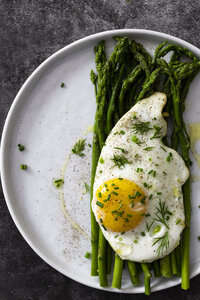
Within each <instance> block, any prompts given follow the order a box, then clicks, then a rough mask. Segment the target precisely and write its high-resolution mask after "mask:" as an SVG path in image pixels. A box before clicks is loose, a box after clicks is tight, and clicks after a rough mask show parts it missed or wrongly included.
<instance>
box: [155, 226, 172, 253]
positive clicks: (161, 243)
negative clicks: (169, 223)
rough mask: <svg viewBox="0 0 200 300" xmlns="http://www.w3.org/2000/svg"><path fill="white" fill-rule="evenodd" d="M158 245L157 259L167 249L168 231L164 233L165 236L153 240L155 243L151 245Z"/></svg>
mask: <svg viewBox="0 0 200 300" xmlns="http://www.w3.org/2000/svg"><path fill="white" fill-rule="evenodd" d="M157 243H159V246H158V248H157V252H158V257H160V256H162V255H163V254H164V250H165V249H166V250H167V248H169V231H167V232H166V233H165V235H163V236H161V237H158V238H155V242H154V243H153V246H154V245H156V244H157Z"/></svg>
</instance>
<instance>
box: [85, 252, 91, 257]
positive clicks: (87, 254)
mask: <svg viewBox="0 0 200 300" xmlns="http://www.w3.org/2000/svg"><path fill="white" fill-rule="evenodd" d="M90 256H91V253H90V252H88V251H87V252H86V253H85V258H87V259H89V258H90Z"/></svg>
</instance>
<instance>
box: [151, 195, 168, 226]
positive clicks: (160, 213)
mask: <svg viewBox="0 0 200 300" xmlns="http://www.w3.org/2000/svg"><path fill="white" fill-rule="evenodd" d="M156 210H157V212H156V214H155V218H153V219H154V220H155V221H157V222H160V223H162V224H163V225H165V226H166V227H167V228H168V229H169V226H168V225H167V223H166V221H167V215H168V214H169V211H168V207H167V206H166V205H165V202H161V200H160V199H159V206H158V207H156Z"/></svg>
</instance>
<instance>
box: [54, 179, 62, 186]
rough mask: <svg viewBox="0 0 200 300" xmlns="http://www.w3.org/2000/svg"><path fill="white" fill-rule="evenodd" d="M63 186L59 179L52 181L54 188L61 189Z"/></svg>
mask: <svg viewBox="0 0 200 300" xmlns="http://www.w3.org/2000/svg"><path fill="white" fill-rule="evenodd" d="M63 184H64V180H63V179H61V178H60V179H56V180H54V185H55V187H56V188H60V187H62V185H63Z"/></svg>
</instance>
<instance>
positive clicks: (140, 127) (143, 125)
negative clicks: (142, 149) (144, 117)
mask: <svg viewBox="0 0 200 300" xmlns="http://www.w3.org/2000/svg"><path fill="white" fill-rule="evenodd" d="M149 125H150V122H139V123H136V124H135V125H134V126H133V132H135V133H140V134H143V133H146V132H148V131H149V130H151V129H152V128H151V127H149Z"/></svg>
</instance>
